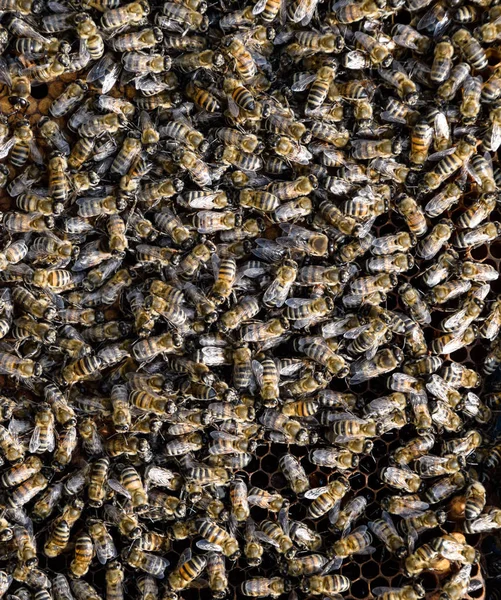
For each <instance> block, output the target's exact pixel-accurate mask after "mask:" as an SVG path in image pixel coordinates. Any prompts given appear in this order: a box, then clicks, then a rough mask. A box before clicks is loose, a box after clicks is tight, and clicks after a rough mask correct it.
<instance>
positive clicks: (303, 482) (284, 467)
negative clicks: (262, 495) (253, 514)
mask: <svg viewBox="0 0 501 600" xmlns="http://www.w3.org/2000/svg"><path fill="white" fill-rule="evenodd" d="M279 467H280V469H281V471H282V472H283V474H284V476H285V478H286V479H287V481H288V482H289V485H290V487H291V489H292V490H293V491H294V492H295V493H296V494H302V493H304V492H305V491H306V490H308V489H309V488H310V483H309V481H308V477H307V476H306V472H305V470H304V469H303V467H302V465H301V463H300V462H299V461H298V460H297V459H296V458H295V457H294V456H292V455H291V454H284V456H282V457H281V458H280V461H279ZM251 492H252V490H251ZM251 495H252V494H251Z"/></svg>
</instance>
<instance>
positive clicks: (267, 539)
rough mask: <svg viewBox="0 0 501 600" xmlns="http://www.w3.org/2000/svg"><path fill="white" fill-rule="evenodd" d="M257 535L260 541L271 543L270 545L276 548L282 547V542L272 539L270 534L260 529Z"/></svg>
mask: <svg viewBox="0 0 501 600" xmlns="http://www.w3.org/2000/svg"><path fill="white" fill-rule="evenodd" d="M256 537H257V539H258V540H259V541H260V542H264V543H265V544H270V546H275V547H276V548H280V544H279V543H278V542H277V541H276V540H274V539H272V538H271V537H270V536H268V535H266V533H263V532H262V531H260V530H259V529H258V530H257V531H256Z"/></svg>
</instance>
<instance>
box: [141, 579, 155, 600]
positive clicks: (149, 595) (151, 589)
mask: <svg viewBox="0 0 501 600" xmlns="http://www.w3.org/2000/svg"><path fill="white" fill-rule="evenodd" d="M137 587H138V590H139V592H140V594H141V599H142V600H157V599H158V585H157V582H156V580H155V579H154V578H153V577H151V576H150V575H147V576H146V577H143V578H141V579H139V580H138V581H137Z"/></svg>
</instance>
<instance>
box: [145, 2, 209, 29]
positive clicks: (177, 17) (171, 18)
mask: <svg viewBox="0 0 501 600" xmlns="http://www.w3.org/2000/svg"><path fill="white" fill-rule="evenodd" d="M162 12H163V15H157V17H156V22H157V24H158V25H159V27H165V29H168V30H170V31H175V32H178V33H182V34H184V33H185V32H186V31H200V32H202V33H203V32H205V31H207V29H208V27H209V20H208V18H207V16H206V15H204V14H203V11H200V10H196V9H195V10H193V8H191V7H189V6H187V5H183V4H181V3H177V2H166V3H165V4H164V5H163V11H162Z"/></svg>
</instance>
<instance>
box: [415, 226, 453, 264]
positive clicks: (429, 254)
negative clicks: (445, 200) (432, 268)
mask: <svg viewBox="0 0 501 600" xmlns="http://www.w3.org/2000/svg"><path fill="white" fill-rule="evenodd" d="M452 231H453V224H452V222H451V221H449V220H447V219H443V220H442V221H440V222H439V223H437V224H436V225H435V227H434V228H433V229H432V230H431V232H430V233H429V234H428V235H427V236H426V238H423V240H421V241H420V242H419V244H418V245H417V247H416V253H417V255H418V256H420V257H421V258H423V259H424V260H430V259H432V258H434V257H435V256H436V255H437V254H438V253H439V252H440V250H441V249H442V247H443V245H444V244H445V243H446V242H447V241H448V240H449V238H450V237H451V235H452Z"/></svg>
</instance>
